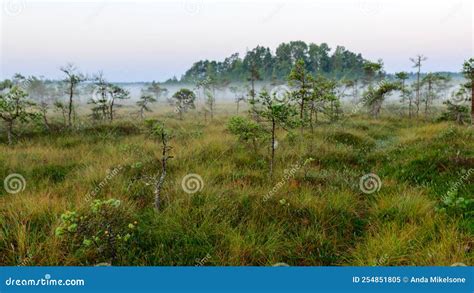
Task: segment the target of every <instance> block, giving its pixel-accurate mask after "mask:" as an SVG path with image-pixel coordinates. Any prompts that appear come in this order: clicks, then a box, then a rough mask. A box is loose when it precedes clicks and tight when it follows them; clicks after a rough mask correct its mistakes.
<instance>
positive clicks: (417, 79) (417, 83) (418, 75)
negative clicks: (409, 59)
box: [415, 60, 421, 118]
mask: <svg viewBox="0 0 474 293" xmlns="http://www.w3.org/2000/svg"><path fill="white" fill-rule="evenodd" d="M418 62H419V63H418V72H417V73H416V101H415V105H416V117H417V118H418V113H419V111H420V71H421V61H420V60H418Z"/></svg>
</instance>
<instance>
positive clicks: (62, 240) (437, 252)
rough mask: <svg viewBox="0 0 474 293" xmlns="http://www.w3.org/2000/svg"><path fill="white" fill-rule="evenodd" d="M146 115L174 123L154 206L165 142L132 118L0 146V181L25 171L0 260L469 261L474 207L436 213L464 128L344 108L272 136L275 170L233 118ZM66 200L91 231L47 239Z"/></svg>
mask: <svg viewBox="0 0 474 293" xmlns="http://www.w3.org/2000/svg"><path fill="white" fill-rule="evenodd" d="M156 118H158V119H164V120H165V121H166V126H167V127H168V128H170V129H173V132H174V134H175V137H174V138H173V139H172V140H171V142H170V144H171V146H173V149H172V151H171V153H172V155H173V158H172V159H171V160H170V161H169V170H168V171H169V173H168V176H167V179H166V184H165V187H164V197H163V206H162V207H161V210H160V211H159V212H156V211H155V210H154V209H153V188H152V186H150V185H147V177H149V176H152V175H155V174H157V173H158V172H159V170H160V161H159V160H160V158H161V149H160V145H159V144H158V143H157V142H156V141H154V140H153V139H152V138H151V137H150V136H149V135H147V133H146V130H145V129H146V128H145V126H144V124H143V123H141V122H134V121H126V120H125V119H122V120H120V121H117V122H114V123H113V124H110V125H107V124H106V125H89V126H87V125H86V126H83V127H82V128H81V129H80V130H78V131H75V132H67V131H63V132H57V133H42V132H41V131H39V130H31V132H33V133H34V135H28V134H24V135H23V138H21V139H20V141H19V142H18V143H17V144H16V145H14V146H13V147H8V146H6V145H5V144H0V178H5V177H6V176H8V175H9V174H12V173H18V174H21V175H22V176H23V177H24V178H25V179H26V188H25V190H24V191H22V192H20V193H18V194H9V193H7V192H6V191H5V190H3V189H0V193H1V194H2V195H1V196H0V225H1V230H0V263H1V264H2V265H94V264H97V263H101V262H112V264H113V265H160V266H161V265H196V264H198V262H199V260H201V259H203V258H205V259H206V262H205V263H204V265H242V266H247V265H258V266H265V265H266V266H268V265H273V264H275V263H280V262H284V263H288V264H289V265H299V266H307V265H451V264H453V263H457V262H462V263H465V264H467V265H472V264H473V249H472V245H473V241H472V239H473V234H474V223H473V221H472V217H470V216H469V215H471V214H470V213H469V212H471V211H472V204H471V205H468V206H467V208H465V209H467V211H466V210H463V211H458V210H457V209H449V207H448V209H446V211H444V212H443V211H440V210H439V207H440V205H443V197H444V196H445V194H446V193H447V191H448V190H450V188H451V187H452V186H453V184H455V183H456V182H458V181H459V180H460V178H461V176H462V175H463V174H466V172H468V170H470V169H472V168H474V160H473V159H472V158H473V157H474V147H473V146H474V138H473V132H472V128H468V127H462V126H457V125H454V124H450V123H436V124H435V123H431V122H424V121H417V120H408V119H394V118H390V117H384V118H382V119H379V120H373V119H369V118H366V117H363V116H354V117H352V118H351V119H349V120H343V121H340V122H336V123H334V124H325V123H321V124H319V125H318V126H317V127H316V128H315V131H314V133H313V134H311V133H310V131H309V130H306V131H305V133H304V135H303V136H300V135H299V133H296V134H297V135H293V134H290V135H288V134H285V133H279V134H278V142H279V144H278V148H277V150H276V165H275V167H276V169H275V176H274V178H273V179H271V178H269V177H268V168H269V166H268V157H269V151H268V148H267V147H265V146H264V145H262V146H260V147H259V150H258V152H257V153H256V152H255V151H254V150H253V147H252V146H251V145H246V144H241V143H239V142H238V141H237V140H236V138H235V137H233V136H232V135H231V134H230V133H229V132H228V131H227V130H226V129H225V125H226V122H227V120H228V118H229V115H227V114H226V115H218V116H217V117H216V118H215V119H214V120H212V121H208V122H205V121H204V119H203V117H202V116H197V115H196V114H194V113H189V115H187V117H186V118H185V120H183V121H179V120H177V119H175V118H174V117H172V116H169V115H167V116H164V115H162V114H160V115H157V117H156ZM295 132H296V131H295ZM298 132H299V130H298ZM3 142H4V141H3ZM310 157H311V158H313V159H314V160H313V161H311V162H309V163H308V164H306V165H304V166H301V165H302V163H303V162H304V161H305V160H306V159H308V158H310ZM296 164H299V165H300V167H299V168H297V170H296V172H294V175H293V176H290V177H288V178H287V179H285V174H288V172H289V171H290V170H291V169H292V168H295V165H296ZM119 167H120V171H119V172H118V173H117V174H116V175H114V176H111V178H110V179H107V180H105V179H106V178H107V176H108V175H109V174H110V172H111V171H112V170H114V168H119ZM108 172H109V173H108ZM189 173H195V174H199V175H200V176H201V177H202V179H203V183H204V184H203V187H202V190H200V191H199V192H197V193H194V194H187V193H186V192H184V191H183V188H182V186H181V180H182V178H183V177H184V176H185V175H187V174H189ZM367 173H375V174H377V175H378V176H379V177H380V179H381V183H382V186H381V188H380V190H379V191H378V192H375V193H371V194H365V193H363V192H362V191H361V189H360V188H359V179H360V177H361V176H363V175H364V174H367ZM473 177H474V176H471V177H468V178H467V179H465V180H463V181H462V182H461V184H458V185H457V186H458V189H457V196H458V197H463V198H467V199H472V197H473V194H474V184H472V183H473V181H474V178H473ZM104 180H105V183H103V182H104ZM280 182H282V183H281V184H279V183H280ZM101 183H102V184H101ZM276 185H279V186H280V187H279V189H278V190H277V191H276V192H275V193H274V194H273V195H272V196H271V197H270V198H269V199H268V200H267V201H263V197H264V196H265V195H266V194H268V192H269V191H271V190H272V189H273V188H274V186H276ZM97 186H101V188H98V189H96V188H97ZM93 190H98V191H97V192H96V193H94V195H93V197H92V198H88V194H89V195H90V194H91V191H93ZM109 198H116V199H119V200H120V201H121V206H120V208H117V210H115V209H114V208H109V209H107V214H106V216H104V215H105V214H101V212H98V213H94V212H92V211H91V208H90V206H91V204H92V203H93V201H94V200H95V199H101V200H105V199H109ZM66 211H76V212H77V213H78V215H79V216H81V217H84V219H83V220H81V221H82V222H81V223H83V224H84V225H86V227H87V228H84V229H82V230H81V229H79V230H78V231H74V232H71V233H67V234H65V235H63V236H61V237H57V236H56V235H55V231H56V229H57V228H58V227H60V226H61V225H64V219H61V215H62V214H64V213H65V212H66ZM450 211H451V212H450ZM452 211H455V212H452ZM92 219H94V220H92ZM111 219H113V220H114V221H111ZM133 222H136V225H133V226H134V228H130V230H127V229H129V228H127V224H128V223H133ZM92 223H95V224H94V225H96V226H97V227H98V228H96V230H94V228H91V225H92ZM87 225H89V226H87ZM102 226H103V227H102ZM94 227H95V226H94ZM101 227H102V228H101ZM91 229H92V230H93V231H92V230H91ZM91 231H92V232H91ZM106 231H107V233H108V231H115V233H116V234H117V235H118V232H117V231H120V233H121V234H120V235H121V237H123V236H124V235H125V234H130V239H129V240H127V241H122V240H117V239H115V241H117V243H119V244H115V243H114V244H113V245H112V244H108V242H105V244H104V245H106V247H107V249H105V248H101V249H99V248H93V247H85V246H84V245H82V242H83V240H84V239H85V238H87V237H90V236H91V235H90V233H96V232H97V233H99V234H97V235H99V236H100V237H101V241H102V239H104V241H109V238H107V237H106V236H102V234H103V233H106ZM87 233H89V234H87ZM94 235H95V234H94ZM87 239H88V238H87ZM120 241H122V242H120ZM76 242H77V244H74V243H76ZM107 245H109V246H107ZM110 245H112V246H110ZM111 248H113V252H110V249H111ZM110 253H112V254H117V256H116V257H114V258H112V257H111V256H110ZM207 255H209V256H210V257H206V256H207Z"/></svg>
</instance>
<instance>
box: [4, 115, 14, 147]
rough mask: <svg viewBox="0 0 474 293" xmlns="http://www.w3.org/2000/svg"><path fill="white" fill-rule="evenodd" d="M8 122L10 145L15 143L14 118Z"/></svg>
mask: <svg viewBox="0 0 474 293" xmlns="http://www.w3.org/2000/svg"><path fill="white" fill-rule="evenodd" d="M6 124H7V137H8V145H12V144H13V120H11V121H6Z"/></svg>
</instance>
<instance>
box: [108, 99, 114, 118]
mask: <svg viewBox="0 0 474 293" xmlns="http://www.w3.org/2000/svg"><path fill="white" fill-rule="evenodd" d="M114 103H115V100H114V99H112V102H111V103H110V109H109V111H110V121H111V122H112V121H113V120H114Z"/></svg>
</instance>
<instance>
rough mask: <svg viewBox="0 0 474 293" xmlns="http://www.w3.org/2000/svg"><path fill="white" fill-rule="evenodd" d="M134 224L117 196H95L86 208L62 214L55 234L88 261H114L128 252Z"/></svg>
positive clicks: (67, 246) (117, 260) (135, 222)
mask: <svg viewBox="0 0 474 293" xmlns="http://www.w3.org/2000/svg"><path fill="white" fill-rule="evenodd" d="M137 224H138V222H137V221H134V220H133V218H132V215H131V214H130V212H129V211H127V210H126V209H125V208H124V207H123V205H122V202H121V201H120V200H118V199H108V200H99V199H97V200H94V201H93V202H92V204H91V205H90V207H89V209H86V210H83V211H67V212H65V213H64V214H62V215H61V224H60V225H59V226H58V227H57V228H56V231H55V235H56V237H58V238H60V239H61V240H63V241H64V245H65V246H66V248H67V249H69V251H71V252H76V253H82V254H84V255H85V256H86V258H87V260H88V261H90V262H95V263H97V262H101V261H102V262H104V261H108V262H110V263H112V264H113V263H116V262H119V261H120V256H121V255H122V254H123V253H126V252H127V247H129V246H130V243H131V242H132V239H133V236H134V234H135V230H136V226H137Z"/></svg>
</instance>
